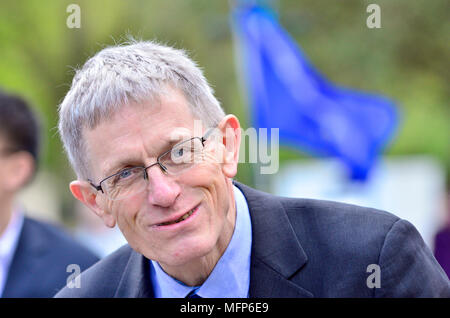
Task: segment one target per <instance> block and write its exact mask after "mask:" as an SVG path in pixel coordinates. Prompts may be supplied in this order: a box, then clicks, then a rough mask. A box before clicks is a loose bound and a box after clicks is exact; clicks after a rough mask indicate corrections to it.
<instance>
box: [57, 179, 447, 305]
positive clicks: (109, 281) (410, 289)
mask: <svg viewBox="0 0 450 318" xmlns="http://www.w3.org/2000/svg"><path fill="white" fill-rule="evenodd" d="M235 185H236V186H238V187H239V188H240V189H241V190H242V192H243V193H244V195H245V198H246V199H247V202H248V205H249V210H250V215H251V221H252V235H253V238H252V251H251V269H250V297H450V282H449V280H448V279H447V277H446V275H445V273H444V272H443V270H442V268H441V267H440V266H439V264H438V263H437V261H436V260H435V258H434V257H433V255H432V253H431V252H430V249H429V248H428V247H427V246H426V245H425V243H424V241H423V240H422V238H421V237H420V235H419V233H418V232H417V230H416V229H415V228H414V227H413V226H412V225H411V224H410V223H408V222H407V221H404V220H401V219H399V218H398V217H396V216H394V215H392V214H390V213H387V212H383V211H378V210H374V209H369V208H363V207H358V206H354V205H348V204H342V203H336V202H326V201H318V200H310V199H291V198H281V197H276V196H273V195H270V194H267V193H263V192H259V191H256V190H254V189H252V188H249V187H247V186H245V185H242V184H239V183H237V182H235ZM148 263H149V262H148V260H147V259H146V258H145V257H144V256H142V255H141V254H138V253H136V252H135V251H133V250H132V249H131V248H130V247H129V246H128V245H125V246H124V247H122V248H120V249H119V250H117V251H116V252H114V253H113V254H111V255H109V256H108V257H106V258H105V259H103V260H102V261H100V262H99V263H97V264H96V265H94V266H93V267H91V268H90V269H88V270H87V271H85V272H84V273H82V274H81V288H78V289H77V288H74V289H69V288H67V287H66V288H64V289H63V290H62V291H61V292H59V293H58V294H57V295H56V297H152V296H153V291H152V284H151V282H150V277H149V276H150V275H149V268H148V266H149V264H148ZM370 264H376V265H379V266H380V274H381V275H380V283H381V285H380V288H369V287H368V285H367V280H369V281H370V282H375V281H374V280H372V279H371V277H370V275H372V274H373V273H372V271H370V272H367V267H368V266H369V265H370ZM369 286H371V285H370V284H369Z"/></svg>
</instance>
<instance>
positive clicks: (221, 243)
mask: <svg viewBox="0 0 450 318" xmlns="http://www.w3.org/2000/svg"><path fill="white" fill-rule="evenodd" d="M199 121H200V123H201V125H199ZM199 127H201V128H199ZM59 130H60V134H61V137H62V140H63V143H64V146H65V149H66V151H67V154H68V157H69V159H70V162H71V164H72V166H73V167H74V170H75V171H76V173H77V176H78V179H77V180H76V181H73V182H72V183H71V184H70V190H71V191H72V193H73V195H74V196H75V197H76V198H77V199H78V200H80V201H81V202H83V203H84V204H86V205H87V206H88V207H89V208H90V209H91V210H92V211H93V212H94V213H96V214H97V215H98V216H99V217H100V218H101V219H102V220H103V222H104V223H105V225H106V226H108V227H113V226H115V225H116V224H117V225H118V227H119V228H120V230H121V231H122V233H123V234H124V236H125V238H126V239H127V241H128V245H125V246H124V247H122V248H120V249H118V250H117V251H115V252H114V253H112V254H111V255H109V256H108V257H106V258H105V259H103V260H102V261H100V262H99V263H97V264H96V265H94V266H92V267H91V268H89V269H88V270H87V271H85V272H84V273H82V274H81V280H80V282H81V284H80V285H81V287H80V288H72V289H70V288H67V287H66V288H65V289H63V290H62V291H61V292H60V293H59V294H58V295H57V297H231V298H241V297H243V298H244V297H408V296H425V297H427V296H438V297H439V296H450V283H449V281H448V279H447V278H446V276H445V273H444V272H443V270H442V268H441V267H440V266H439V264H438V263H437V262H436V260H435V259H434V258H433V256H432V253H431V252H430V250H429V249H428V248H427V247H426V246H425V244H424V242H423V240H422V238H421V237H420V235H419V234H418V232H417V231H416V229H415V228H414V227H413V226H412V225H411V224H410V223H408V222H407V221H404V220H401V219H399V218H397V217H395V216H394V215H392V214H389V213H387V212H382V211H376V210H374V209H369V208H362V207H357V206H351V205H346V204H341V203H335V202H322V201H315V200H307V199H290V198H280V197H275V196H272V195H269V194H267V193H263V192H259V191H256V190H254V189H251V188H249V187H247V186H245V185H243V184H240V183H238V182H236V181H233V177H234V176H235V175H236V172H237V166H238V154H239V144H240V137H241V135H240V125H239V121H238V119H237V118H236V117H235V116H233V115H225V114H224V112H223V110H222V109H221V107H220V105H219V103H218V101H217V100H216V99H215V97H214V96H213V93H212V90H211V88H210V87H209V86H208V84H207V81H206V80H205V78H204V77H203V75H202V73H201V71H200V70H199V69H198V68H197V67H196V65H195V64H194V62H192V61H191V60H190V59H189V58H188V57H187V56H186V55H185V53H184V52H183V51H180V50H176V49H174V48H171V47H166V46H162V45H159V44H156V43H153V42H133V43H130V44H128V45H123V46H117V47H111V48H106V49H103V50H102V51H101V52H99V53H98V54H97V55H95V56H94V57H92V58H91V59H90V60H88V61H87V63H86V64H85V65H84V66H83V67H82V68H81V70H79V71H78V72H77V73H76V75H75V78H74V80H73V83H72V86H71V89H70V91H69V92H68V93H67V96H66V97H65V99H64V100H63V102H62V104H61V106H60V123H59ZM368 270H369V272H368Z"/></svg>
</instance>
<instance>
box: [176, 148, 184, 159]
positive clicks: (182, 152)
mask: <svg viewBox="0 0 450 318" xmlns="http://www.w3.org/2000/svg"><path fill="white" fill-rule="evenodd" d="M183 155H184V149H183V148H178V149H176V150H175V153H174V156H175V157H182V156H183Z"/></svg>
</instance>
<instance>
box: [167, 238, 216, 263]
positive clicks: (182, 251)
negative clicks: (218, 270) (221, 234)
mask: <svg viewBox="0 0 450 318" xmlns="http://www.w3.org/2000/svg"><path fill="white" fill-rule="evenodd" d="M214 246H215V243H214V240H194V239H191V240H189V241H188V242H186V244H180V245H178V246H176V247H175V248H174V249H172V250H171V251H166V254H165V255H162V257H161V262H164V263H165V264H167V265H170V266H182V265H184V264H188V263H191V262H195V261H196V260H198V259H200V258H202V257H204V256H206V255H208V254H209V253H210V252H211V251H212V250H213V248H214Z"/></svg>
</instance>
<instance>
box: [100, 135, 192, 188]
mask: <svg viewBox="0 0 450 318" xmlns="http://www.w3.org/2000/svg"><path fill="white" fill-rule="evenodd" d="M185 139H186V137H185V136H179V137H178V138H176V139H172V140H170V139H166V140H164V141H165V142H164V144H163V145H162V146H161V147H160V149H162V150H161V151H160V152H158V156H160V155H162V154H163V153H164V152H166V151H167V150H169V149H170V148H172V147H173V146H175V145H176V144H178V143H180V142H182V141H184V140H185ZM155 162H156V161H155ZM144 166H145V165H144V164H142V160H141V159H136V157H132V156H124V157H122V158H119V159H118V160H117V161H115V162H114V163H113V164H111V165H110V166H108V167H107V168H106V169H104V170H103V173H102V174H103V176H104V177H102V179H101V180H104V179H105V178H108V177H110V176H112V175H114V174H116V173H118V172H120V171H121V170H123V169H127V168H131V167H144Z"/></svg>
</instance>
